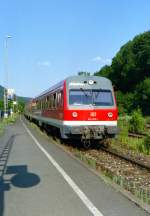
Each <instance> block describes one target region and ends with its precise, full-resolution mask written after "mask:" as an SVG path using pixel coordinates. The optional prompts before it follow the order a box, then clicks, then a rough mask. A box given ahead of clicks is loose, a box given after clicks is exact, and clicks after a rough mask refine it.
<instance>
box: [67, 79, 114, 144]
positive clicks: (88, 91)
mask: <svg viewBox="0 0 150 216" xmlns="http://www.w3.org/2000/svg"><path fill="white" fill-rule="evenodd" d="M65 89H66V93H65V97H64V127H63V133H64V135H65V136H66V137H74V138H80V139H81V140H83V141H85V140H103V139H105V138H107V137H114V136H115V135H116V134H117V133H118V128H117V117H118V110H117V105H116V100H115V95H114V91H113V87H112V83H111V81H110V80H108V79H106V78H104V77H97V76H74V77H70V78H68V79H67V80H66V88H65Z"/></svg>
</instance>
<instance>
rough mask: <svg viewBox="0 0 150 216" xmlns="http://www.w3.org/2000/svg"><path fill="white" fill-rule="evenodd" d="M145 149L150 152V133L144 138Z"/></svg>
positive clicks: (147, 152)
mask: <svg viewBox="0 0 150 216" xmlns="http://www.w3.org/2000/svg"><path fill="white" fill-rule="evenodd" d="M144 149H145V151H146V154H150V135H147V136H146V137H145V139H144Z"/></svg>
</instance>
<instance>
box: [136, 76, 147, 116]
mask: <svg viewBox="0 0 150 216" xmlns="http://www.w3.org/2000/svg"><path fill="white" fill-rule="evenodd" d="M135 98H136V103H137V105H138V106H140V108H141V109H142V111H143V113H144V114H146V115H148V114H150V78H146V79H144V81H143V82H141V83H140V84H139V85H137V88H136V93H135Z"/></svg>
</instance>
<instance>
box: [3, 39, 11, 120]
mask: <svg viewBox="0 0 150 216" xmlns="http://www.w3.org/2000/svg"><path fill="white" fill-rule="evenodd" d="M9 38H11V36H10V35H7V36H6V37H5V40H4V73H5V76H6V85H5V87H4V118H7V117H8V98H7V89H8V39H9Z"/></svg>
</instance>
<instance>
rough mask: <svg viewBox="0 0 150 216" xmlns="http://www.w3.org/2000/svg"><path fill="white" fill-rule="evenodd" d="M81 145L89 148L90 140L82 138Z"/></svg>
mask: <svg viewBox="0 0 150 216" xmlns="http://www.w3.org/2000/svg"><path fill="white" fill-rule="evenodd" d="M83 147H84V148H85V149H89V148H90V147H91V141H90V140H83Z"/></svg>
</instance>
